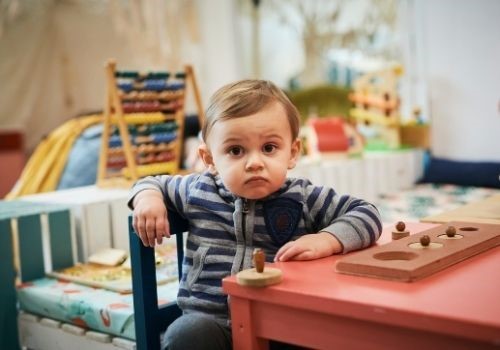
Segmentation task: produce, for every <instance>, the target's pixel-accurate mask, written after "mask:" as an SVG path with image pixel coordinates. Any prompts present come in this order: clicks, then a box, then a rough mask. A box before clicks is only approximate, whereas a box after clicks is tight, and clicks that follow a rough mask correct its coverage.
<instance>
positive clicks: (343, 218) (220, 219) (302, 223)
mask: <svg viewBox="0 0 500 350" xmlns="http://www.w3.org/2000/svg"><path fill="white" fill-rule="evenodd" d="M145 189H157V190H159V191H161V192H162V193H163V196H164V198H165V204H166V206H167V210H173V211H176V212H177V213H179V214H180V215H181V216H182V217H184V218H185V219H187V221H188V224H189V234H188V237H187V244H186V251H185V257H184V261H183V272H182V279H181V283H180V288H179V293H178V298H177V302H178V305H179V307H180V308H181V309H182V310H183V312H184V313H191V312H202V313H205V314H208V315H212V316H213V317H215V319H216V320H217V321H219V322H221V323H222V324H225V325H229V310H228V298H227V296H226V295H225V294H224V293H223V291H222V279H223V278H224V277H226V276H228V275H231V274H235V273H237V272H239V271H241V270H243V269H246V268H250V267H251V265H252V252H253V249H254V248H262V249H263V250H264V252H265V253H266V257H267V260H268V261H272V260H273V258H274V255H275V254H276V252H277V251H278V249H279V248H280V247H281V246H282V245H283V244H285V243H286V242H288V241H290V240H295V239H297V238H298V237H300V236H302V235H305V234H309V233H316V232H319V231H327V232H330V233H331V234H333V235H334V236H335V237H336V238H337V239H338V240H339V241H340V243H341V244H342V248H343V251H342V252H343V253H347V252H349V251H352V250H355V249H361V248H366V247H368V246H370V245H372V244H373V243H374V242H375V241H376V240H377V239H378V238H379V236H380V232H381V230H382V225H381V221H380V216H379V213H378V211H377V209H376V208H375V207H374V206H373V205H372V204H370V203H367V202H365V201H363V200H361V199H357V198H354V197H350V196H346V195H342V196H341V195H338V194H336V193H335V191H334V190H333V189H331V188H327V187H321V186H313V185H312V184H311V183H310V182H309V181H308V180H306V179H302V178H295V179H287V180H286V181H285V183H284V184H283V185H282V187H281V188H280V189H279V190H278V191H276V192H275V193H273V194H271V195H270V196H268V197H266V198H264V199H260V200H247V199H245V198H240V197H237V196H235V195H233V194H232V193H231V192H229V190H227V189H226V188H225V186H224V184H223V183H222V181H221V179H220V177H219V176H217V175H212V174H210V173H209V172H205V173H202V174H191V175H187V176H180V175H176V176H168V175H162V176H157V177H147V178H144V179H142V180H140V181H139V182H137V183H136V185H135V186H134V188H133V190H132V193H131V199H130V201H129V203H132V199H133V197H134V196H135V195H136V194H137V193H139V192H140V191H142V190H145Z"/></svg>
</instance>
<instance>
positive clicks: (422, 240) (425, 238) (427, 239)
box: [420, 235, 431, 247]
mask: <svg viewBox="0 0 500 350" xmlns="http://www.w3.org/2000/svg"><path fill="white" fill-rule="evenodd" d="M430 243H431V238H430V237H429V236H427V235H423V236H422V237H420V244H421V245H423V246H424V247H427V246H428V245H429V244H430Z"/></svg>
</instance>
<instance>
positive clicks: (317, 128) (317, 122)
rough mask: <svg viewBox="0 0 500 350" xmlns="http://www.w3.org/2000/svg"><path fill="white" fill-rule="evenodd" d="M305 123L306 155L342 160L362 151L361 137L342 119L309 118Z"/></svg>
mask: <svg viewBox="0 0 500 350" xmlns="http://www.w3.org/2000/svg"><path fill="white" fill-rule="evenodd" d="M307 123H308V128H307V130H308V133H307V151H308V155H311V156H319V155H321V156H327V157H340V158H342V157H348V156H353V155H357V154H360V153H361V152H362V151H363V139H362V136H361V135H360V133H359V132H358V131H357V130H356V129H355V128H354V127H353V126H352V125H350V124H349V123H347V122H346V121H345V120H344V119H343V118H341V117H325V118H309V120H308V122H307Z"/></svg>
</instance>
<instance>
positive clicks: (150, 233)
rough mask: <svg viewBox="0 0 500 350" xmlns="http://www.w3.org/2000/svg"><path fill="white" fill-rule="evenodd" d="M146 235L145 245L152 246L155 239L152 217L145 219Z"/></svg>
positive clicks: (154, 223)
mask: <svg viewBox="0 0 500 350" xmlns="http://www.w3.org/2000/svg"><path fill="white" fill-rule="evenodd" d="M146 236H147V241H148V245H147V246H148V247H154V246H155V239H156V220H155V219H154V218H149V219H147V220H146Z"/></svg>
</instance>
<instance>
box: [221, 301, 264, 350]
mask: <svg viewBox="0 0 500 350" xmlns="http://www.w3.org/2000/svg"><path fill="white" fill-rule="evenodd" d="M230 303H231V322H232V333H233V348H234V349H237V350H268V349H269V344H268V343H269V342H268V340H267V339H262V338H258V337H257V334H255V327H254V325H253V324H252V317H251V303H252V302H251V301H250V300H248V299H242V298H238V297H235V296H231V299H230Z"/></svg>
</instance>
